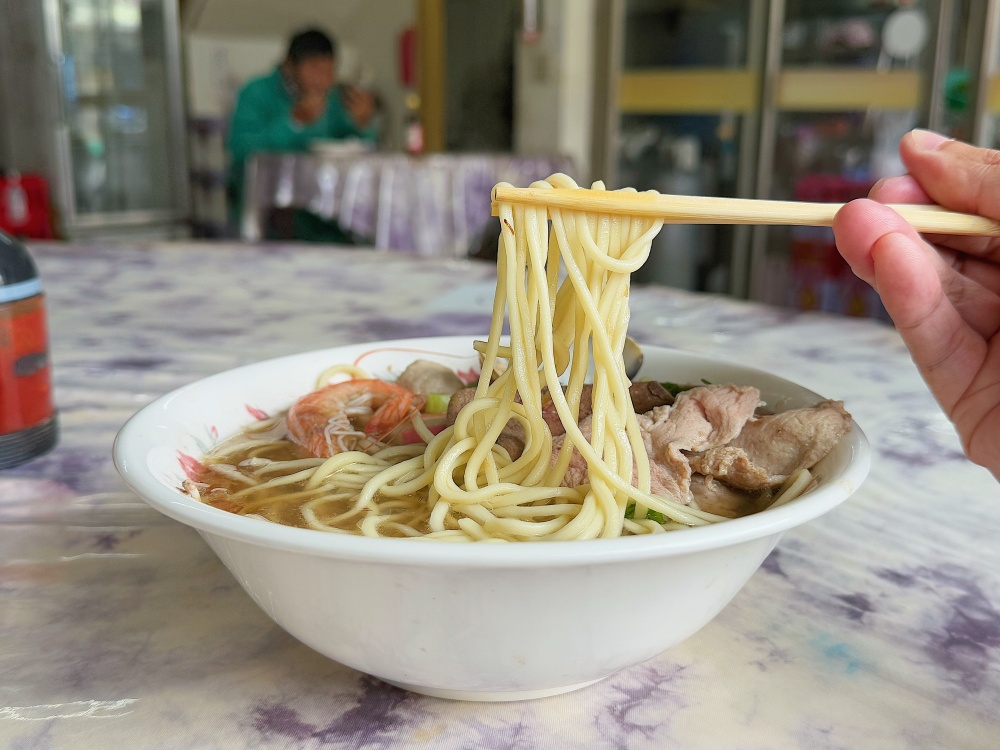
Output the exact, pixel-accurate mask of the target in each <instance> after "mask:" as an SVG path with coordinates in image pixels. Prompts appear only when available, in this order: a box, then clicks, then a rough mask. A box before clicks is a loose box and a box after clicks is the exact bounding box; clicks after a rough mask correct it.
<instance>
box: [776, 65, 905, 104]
mask: <svg viewBox="0 0 1000 750" xmlns="http://www.w3.org/2000/svg"><path fill="white" fill-rule="evenodd" d="M919 104H920V73H919V72H918V71H916V70H890V71H876V70H858V69H856V68H799V69H795V68H792V69H785V70H784V71H783V72H782V73H781V74H780V76H779V78H778V93H777V107H778V109H783V110H792V111H799V112H838V111H845V110H853V109H915V108H916V107H917V106H918V105H919Z"/></svg>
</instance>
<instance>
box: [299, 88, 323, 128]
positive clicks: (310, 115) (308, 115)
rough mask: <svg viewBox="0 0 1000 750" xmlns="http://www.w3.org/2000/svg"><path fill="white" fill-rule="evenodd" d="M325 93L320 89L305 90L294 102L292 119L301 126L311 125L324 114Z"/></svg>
mask: <svg viewBox="0 0 1000 750" xmlns="http://www.w3.org/2000/svg"><path fill="white" fill-rule="evenodd" d="M326 99H327V92H326V91H324V90H320V89H312V90H306V91H303V92H302V96H300V97H299V100H298V101H297V102H295V108H294V109H293V110H292V117H294V118H295V121H296V122H300V123H302V124H303V125H311V124H312V123H314V122H316V120H318V119H319V118H320V117H322V116H323V113H324V112H326Z"/></svg>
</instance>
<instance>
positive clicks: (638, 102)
mask: <svg viewBox="0 0 1000 750" xmlns="http://www.w3.org/2000/svg"><path fill="white" fill-rule="evenodd" d="M759 81H760V76H759V75H758V74H757V73H754V72H751V71H749V70H744V69H730V68H703V69H690V70H684V69H681V70H676V69H675V70H630V71H625V72H624V73H622V76H621V79H620V81H619V94H618V107H619V109H620V110H621V112H622V113H623V114H688V113H698V112H701V113H707V112H720V111H724V112H750V111H752V110H753V109H755V108H756V106H757V97H758V96H759V91H760V83H759Z"/></svg>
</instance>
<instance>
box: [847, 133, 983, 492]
mask: <svg viewBox="0 0 1000 750" xmlns="http://www.w3.org/2000/svg"><path fill="white" fill-rule="evenodd" d="M899 151H900V155H901V156H902V159H903V163H904V164H905V165H906V167H907V169H908V170H909V174H907V175H906V176H903V177H891V178H888V179H884V180H881V181H880V182H879V183H878V184H877V185H875V187H874V188H872V190H871V193H870V194H869V195H870V198H871V199H872V200H858V201H852V202H851V203H849V204H847V205H846V206H844V208H842V209H841V210H840V211H839V212H838V213H837V216H836V218H835V219H834V224H833V230H834V233H835V234H836V237H837V247H838V249H839V250H840V252H841V254H842V255H843V256H844V258H845V259H846V260H847V262H848V263H849V264H850V265H851V268H852V270H853V271H854V273H855V274H856V275H857V276H858V277H860V278H861V279H863V280H864V281H866V282H868V283H869V284H871V285H872V286H873V287H874V288H875V289H876V291H877V292H878V293H879V296H881V298H882V302H883V304H884V305H885V308H886V310H887V311H888V313H889V315H890V316H891V317H892V319H893V321H894V322H895V323H896V328H897V329H898V330H899V333H900V335H901V336H902V337H903V341H904V342H905V343H906V346H907V347H908V348H909V350H910V354H911V356H912V357H913V360H914V362H915V363H916V365H917V367H918V368H919V369H920V373H921V375H922V376H923V378H924V380H925V381H926V382H927V384H928V386H930V389H931V391H932V392H933V393H934V396H935V397H936V398H937V400H938V403H940V404H941V406H942V408H943V409H944V411H945V413H946V414H947V415H948V417H949V418H950V419H951V420H952V422H953V423H954V424H955V427H956V429H957V430H958V434H959V436H960V437H961V439H962V446H963V448H964V449H965V452H966V454H967V455H968V456H969V458H970V459H972V460H973V461H974V462H976V463H978V464H981V465H982V466H985V467H986V468H988V469H989V470H990V471H991V472H993V475H994V476H995V477H997V478H998V479H1000V239H998V238H993V237H959V236H949V235H927V236H926V237H921V236H920V235H919V234H918V233H917V232H916V231H915V230H914V229H913V228H912V227H911V226H910V225H909V224H907V223H906V222H905V221H904V220H903V219H902V217H900V216H899V214H897V213H896V212H895V211H893V210H892V209H891V208H888V207H887V206H883V205H880V204H882V203H937V204H938V205H941V206H943V207H944V208H947V209H951V210H953V211H960V212H963V213H973V214H979V215H981V216H986V217H989V218H992V219H1000V152H998V151H993V150H988V149H982V148H976V147H974V146H970V145H968V144H965V143H960V142H958V141H952V140H948V139H946V138H945V137H944V136H940V135H937V134H936V133H931V132H929V131H922V130H915V131H913V132H911V133H909V134H907V135H906V136H904V137H903V139H902V141H901V142H900V146H899ZM876 201H877V202H876Z"/></svg>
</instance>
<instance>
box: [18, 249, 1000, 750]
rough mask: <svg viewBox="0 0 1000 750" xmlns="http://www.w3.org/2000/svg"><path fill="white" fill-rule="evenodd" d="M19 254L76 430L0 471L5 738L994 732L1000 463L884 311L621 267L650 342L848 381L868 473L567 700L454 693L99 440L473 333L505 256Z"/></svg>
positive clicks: (979, 740)
mask: <svg viewBox="0 0 1000 750" xmlns="http://www.w3.org/2000/svg"><path fill="white" fill-rule="evenodd" d="M34 252H35V255H36V258H37V260H38V262H39V266H40V271H41V275H42V278H43V280H44V282H45V283H46V285H47V289H48V293H49V297H48V305H49V310H50V318H51V324H52V351H53V360H54V373H55V383H56V397H57V400H58V404H59V407H60V409H61V421H62V428H63V434H62V440H61V442H60V444H59V446H58V447H57V449H56V450H55V451H53V452H52V453H51V454H49V455H47V456H45V457H42V458H39V459H36V460H35V461H33V462H30V463H28V464H25V465H22V466H21V467H18V468H16V469H13V470H8V471H6V472H3V473H0V644H2V645H0V675H2V679H0V747H3V748H9V749H10V750H15V749H16V750H28V749H29V748H30V749H32V750H35V749H38V750H40V749H41V748H45V749H46V750H62V749H64V748H71V749H73V750H87V749H89V748H116V747H120V748H129V750H152V749H153V748H227V749H234V748H235V749H241V748H245V749H248V750H249V749H250V748H269V749H270V748H282V749H284V748H302V749H305V750H319V749H320V748H323V749H326V748H358V749H365V750H367V749H369V748H379V749H385V748H394V749H395V748H409V747H434V748H444V749H446V750H450V749H451V748H485V749H487V750H490V749H492V748H497V749H499V748H522V749H525V750H527V749H529V748H539V749H543V748H544V749H548V748H570V749H574V748H581V749H582V748H630V749H633V750H645V749H647V748H649V749H652V748H657V749H662V748H684V749H685V750H691V749H695V750H697V749H699V748H711V749H712V750H717V749H719V748H751V747H752V748H769V749H778V748H830V749H832V748H866V749H867V748H878V749H882V748H890V749H892V748H899V749H900V750H903V749H906V750H911V749H912V748H995V747H997V744H998V740H997V736H996V734H997V733H996V730H997V723H998V722H997V706H998V705H1000V545H998V544H997V539H998V538H1000V486H998V485H997V483H996V482H995V481H994V480H993V479H992V478H991V477H990V476H989V475H988V474H987V472H986V471H985V470H983V469H980V468H978V467H975V466H972V465H971V464H969V463H968V462H967V461H966V460H965V459H964V458H963V456H962V453H961V451H960V447H959V443H958V440H957V439H956V437H955V435H954V434H953V432H952V429H951V427H950V425H949V424H948V422H947V421H946V419H945V418H944V417H943V416H942V414H941V412H940V411H939V410H938V408H937V407H936V406H935V404H934V402H933V400H932V399H931V397H930V396H929V395H928V393H927V391H926V390H925V388H924V385H923V383H922V382H921V380H920V378H919V377H918V375H917V373H916V371H915V369H914V367H913V366H912V364H911V363H910V360H909V358H908V356H907V354H906V351H905V350H904V348H903V346H902V344H901V343H900V339H899V337H898V336H897V334H896V333H895V332H894V330H893V329H892V328H890V327H888V326H885V325H884V324H881V323H877V322H874V321H870V320H868V321H861V320H849V319H842V318H835V317H828V316H824V315H821V314H815V313H810V314H800V313H794V312H791V311H787V310H780V309H776V308H770V307H764V306H759V305H754V304H747V303H742V302H737V301H733V300H726V299H721V298H715V297H709V296H703V295H695V294H690V293H683V292H678V291H668V290H665V289H636V290H635V291H634V292H633V295H632V303H633V316H632V320H633V323H632V330H633V333H634V334H635V336H636V337H637V338H638V339H639V340H640V341H643V342H649V343H656V344H665V345H671V346H676V347H680V348H684V349H688V350H692V351H696V352H701V353H706V354H711V355H720V356H724V357H728V358H732V359H735V360H739V361H742V362H745V363H748V364H750V365H754V366H757V367H763V368H768V369H771V370H775V371H777V372H778V373H779V374H781V375H784V376H787V377H790V378H792V379H795V380H797V381H800V382H802V383H803V384H805V385H807V386H809V387H811V388H813V389H814V390H816V391H818V392H820V393H823V394H826V395H829V396H831V397H838V398H843V399H844V400H845V401H846V403H847V405H848V407H849V408H850V410H851V411H852V412H853V413H854V414H855V416H856V418H857V419H858V421H859V423H860V424H861V425H862V426H863V428H864V429H865V430H866V431H867V433H868V436H869V438H870V439H871V441H872V443H873V446H874V465H873V467H872V472H871V476H870V478H869V479H868V481H867V482H866V484H865V485H864V486H863V487H862V488H861V489H860V490H859V491H858V492H857V494H856V495H855V496H854V497H853V498H852V499H851V500H849V501H848V502H847V503H846V504H844V505H843V506H841V507H840V508H839V509H837V510H836V511H834V512H832V513H830V514H829V515H828V516H826V517H824V518H822V519H819V520H817V521H815V522H813V523H811V524H808V525H806V526H804V527H802V528H800V529H796V530H793V531H792V532H790V533H789V534H788V535H787V536H786V537H785V538H784V539H783V540H782V542H781V543H780V544H779V545H778V547H777V549H776V550H775V551H774V552H773V553H772V554H771V556H770V557H769V558H768V559H767V560H766V562H765V563H764V565H763V567H762V569H761V570H760V571H758V573H757V574H756V575H755V576H754V577H753V578H752V580H751V581H750V583H749V584H748V585H747V587H746V588H745V589H744V590H743V591H742V592H741V593H740V594H739V595H738V596H737V597H736V599H735V600H734V601H733V602H732V603H731V604H730V605H729V606H728V607H727V608H726V609H725V610H724V611H723V612H722V613H721V614H720V615H719V616H718V617H717V618H716V619H715V620H714V621H713V622H712V623H711V624H709V625H708V626H707V627H706V628H705V629H703V630H702V631H701V632H699V633H697V634H696V635H695V636H693V637H692V638H691V639H689V640H688V641H687V642H685V643H683V644H681V645H679V646H677V647H676V648H674V649H672V650H670V651H669V652H667V653H664V654H662V655H660V656H659V657H657V658H655V659H653V660H652V661H650V662H648V663H646V664H642V665H640V666H638V667H635V668H633V669H630V670H628V671H625V672H622V673H620V674H618V675H616V676H614V677H611V678H609V679H607V680H605V681H603V682H601V683H598V684H596V685H594V686H592V687H590V688H587V689H585V690H581V691H579V692H576V693H570V694H567V695H564V696H559V697H554V698H548V699H545V700H540V701H535V702H525V703H513V704H474V703H456V702H447V701H442V700H437V699H432V698H427V697H422V696H418V695H412V694H409V693H406V692H403V691H401V690H398V689H396V688H392V687H389V686H387V685H385V684H383V683H381V682H379V681H377V680H375V679H373V678H369V677H366V676H364V675H362V674H360V673H358V672H354V671H352V670H351V669H348V668H347V667H343V666H341V665H338V664H336V663H334V662H332V661H330V660H328V659H326V658H324V657H322V656H320V655H318V654H317V653H315V652H313V651H311V650H310V649H309V648H307V647H306V646H303V645H301V644H299V643H298V642H297V641H295V640H293V639H292V638H291V637H290V636H288V635H287V634H285V633H284V632H283V631H282V630H280V629H279V628H278V627H277V626H275V625H274V624H273V623H272V622H271V621H270V620H268V618H267V617H266V616H265V615H264V614H263V613H262V612H261V611H260V610H259V609H258V608H257V607H256V606H255V605H254V604H253V603H252V602H251V600H250V598H249V597H248V596H247V595H246V594H244V593H243V591H242V590H241V589H240V587H239V586H238V585H237V584H236V582H235V581H234V580H233V578H232V577H231V576H230V575H229V573H228V572H227V571H226V570H225V569H224V568H223V567H222V565H221V564H220V563H219V562H218V561H217V560H216V558H215V557H214V556H213V554H212V553H211V552H210V551H209V549H208V548H207V547H206V546H205V544H204V543H203V542H202V541H201V539H200V537H199V536H198V535H197V534H196V533H195V532H194V531H192V530H191V529H188V528H186V527H183V526H181V525H179V524H177V523H175V522H173V521H171V520H168V519H167V518H165V517H163V516H160V515H159V514H157V513H156V512H154V511H152V510H151V509H149V508H147V507H146V506H145V505H144V504H142V503H141V502H139V501H138V500H137V498H136V497H135V496H133V495H132V494H130V493H129V492H127V491H126V490H125V487H124V484H123V483H122V481H121V480H120V479H119V478H118V476H117V475H116V473H115V470H114V468H113V466H112V463H111V456H110V454H111V445H112V440H113V439H114V436H115V433H116V431H117V430H118V429H119V427H120V426H121V425H122V423H123V422H124V421H125V420H126V419H127V418H128V417H129V416H130V415H131V414H132V413H133V412H135V411H136V410H137V409H139V408H140V407H142V406H143V405H144V404H146V403H148V402H149V401H151V400H152V399H153V398H155V397H157V396H159V395H161V394H163V393H164V392H166V391H168V390H171V389H173V388H175V387H178V386H180V385H183V384H185V383H188V382H190V381H192V380H194V379H197V378H201V377H203V376H206V375H209V374H211V373H215V372H218V371H221V370H225V369H227V368H230V367H233V366H236V365H241V364H244V363H249V362H253V361H255V360H259V359H262V358H267V357H273V356H279V355H284V354H290V353H294V352H298V351H304V350H311V349H316V348H321V347H328V346H335V345H340V344H346V343H350V342H360V341H365V340H371V339H378V338H386V337H398V336H408V335H424V334H457V333H481V332H483V331H485V330H486V324H487V320H488V303H489V301H490V298H491V296H492V287H491V284H492V281H491V279H492V274H493V271H492V269H491V268H490V267H489V266H488V265H486V264H475V263H473V262H470V261H445V260H427V259H425V260H417V259H414V258H410V257H405V256H397V255H395V254H391V253H375V252H371V251H364V250H338V249H331V248H312V247H303V246H297V247H296V246H290V245H284V246H269V245H259V246H236V245H196V244H185V245H149V246H138V245H134V246H117V247H100V246H80V245H76V246H59V245H39V246H36V247H35V248H34ZM650 585H655V582H650ZM621 635H622V637H641V634H636V633H622V634H621Z"/></svg>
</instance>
